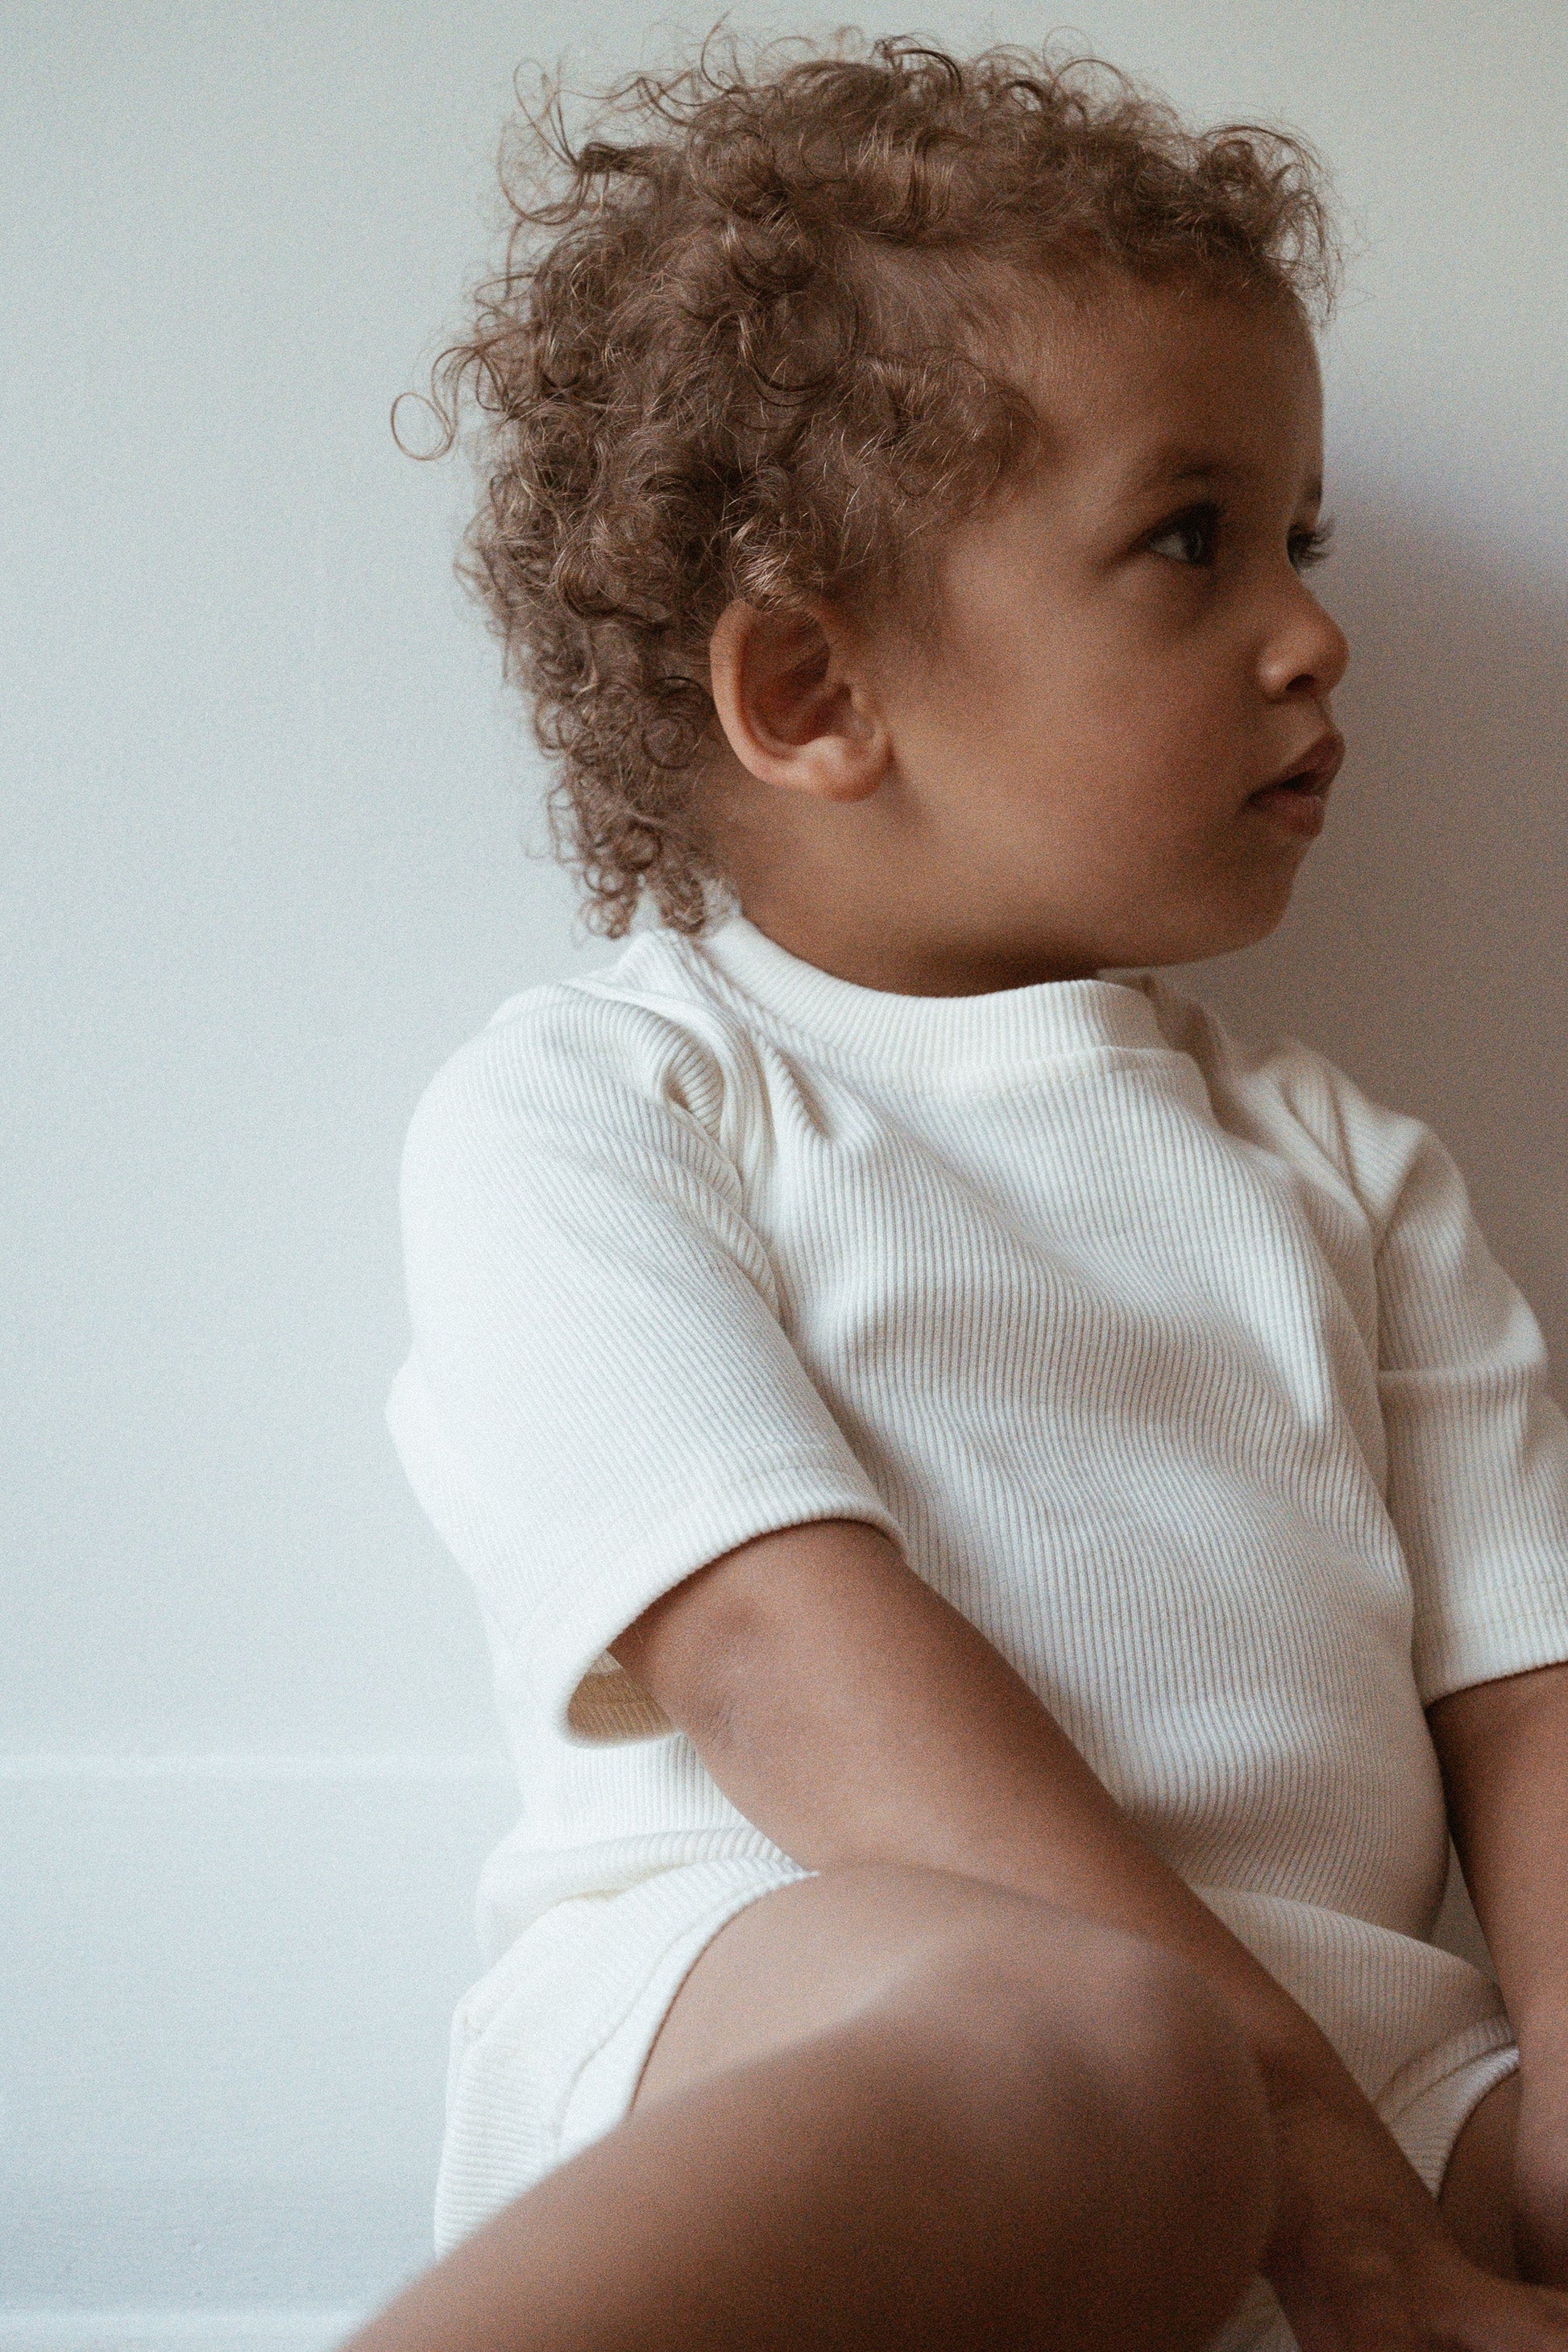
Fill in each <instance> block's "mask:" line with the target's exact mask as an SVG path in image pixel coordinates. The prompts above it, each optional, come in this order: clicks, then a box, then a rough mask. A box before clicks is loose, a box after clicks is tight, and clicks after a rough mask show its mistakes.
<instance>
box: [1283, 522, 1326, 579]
mask: <svg viewBox="0 0 1568 2352" xmlns="http://www.w3.org/2000/svg"><path fill="white" fill-rule="evenodd" d="M1333 539H1334V526H1333V520H1332V518H1331V517H1325V519H1324V520H1323V521H1321V523H1318V524H1316V525H1315V526H1314V527H1313V529H1312V530H1293V531H1292V532H1291V533H1290V561H1291V562H1292V563H1293V564H1294V565H1295V567H1296V569H1297V571H1298V572H1310V570H1311V568H1312V566H1313V564H1314V563H1321V562H1323V561H1324V559H1325V557H1326V556H1327V555H1328V553H1329V551H1330V550H1331V547H1332V545H1333Z"/></svg>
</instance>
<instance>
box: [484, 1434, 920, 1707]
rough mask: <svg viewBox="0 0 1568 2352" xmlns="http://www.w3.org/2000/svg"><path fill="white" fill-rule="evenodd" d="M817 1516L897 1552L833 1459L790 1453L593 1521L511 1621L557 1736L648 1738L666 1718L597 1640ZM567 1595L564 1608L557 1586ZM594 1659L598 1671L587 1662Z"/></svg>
mask: <svg viewBox="0 0 1568 2352" xmlns="http://www.w3.org/2000/svg"><path fill="white" fill-rule="evenodd" d="M820 1519H858V1520H859V1521H861V1522H862V1523H863V1524H865V1525H867V1526H869V1527H874V1528H879V1530H880V1532H881V1533H882V1534H883V1535H885V1536H888V1537H889V1538H890V1539H891V1540H892V1541H893V1542H894V1543H896V1544H897V1545H898V1546H899V1547H900V1550H902V1549H905V1548H906V1547H905V1539H904V1534H903V1530H902V1529H901V1528H900V1526H899V1523H898V1521H897V1520H896V1519H895V1518H894V1517H893V1516H892V1514H891V1512H890V1511H889V1510H888V1509H887V1508H886V1507H885V1506H884V1505H883V1504H882V1503H881V1502H880V1501H879V1499H878V1498H877V1496H875V1495H874V1494H873V1493H872V1492H871V1491H870V1490H869V1489H868V1486H865V1485H863V1484H859V1483H857V1482H856V1481H854V1480H853V1479H851V1478H848V1477H847V1476H846V1475H845V1474H844V1471H843V1468H842V1466H841V1465H839V1464H837V1463H833V1462H831V1461H825V1460H824V1459H823V1458H822V1457H821V1456H818V1457H816V1459H813V1458H812V1457H811V1456H810V1455H809V1454H806V1455H803V1454H801V1453H800V1452H799V1451H798V1450H797V1451H795V1452H792V1453H790V1454H781V1455H776V1456H774V1457H773V1458H772V1459H769V1458H767V1457H765V1456H764V1457H763V1458H762V1459H760V1460H757V1461H755V1463H754V1466H753V1467H752V1469H751V1470H750V1471H749V1472H746V1473H744V1474H742V1475H740V1476H738V1477H734V1478H727V1479H726V1480H725V1481H724V1485H723V1489H722V1492H721V1493H718V1494H705V1495H702V1496H697V1497H695V1498H694V1497H693V1496H691V1495H690V1493H689V1490H684V1491H681V1492H679V1493H670V1494H668V1495H666V1496H652V1497H650V1498H649V1499H648V1501H647V1503H646V1505H644V1506H643V1507H641V1508H640V1509H639V1511H638V1514H637V1535H635V1536H634V1537H633V1538H632V1539H631V1540H630V1541H629V1542H622V1543H619V1544H617V1542H616V1538H618V1537H624V1535H625V1533H626V1518H625V1516H624V1515H621V1516H619V1517H618V1523H616V1524H613V1525H612V1526H610V1527H604V1526H601V1528H599V1529H597V1530H596V1531H595V1537H593V1538H590V1539H589V1540H588V1541H587V1542H585V1543H584V1545H583V1546H582V1548H581V1549H579V1551H578V1555H577V1559H576V1561H575V1562H574V1563H573V1564H570V1565H563V1567H562V1568H561V1569H560V1570H559V1573H558V1579H557V1581H556V1583H555V1588H554V1591H552V1593H551V1594H550V1595H549V1596H547V1597H546V1598H544V1599H542V1600H541V1601H538V1602H537V1603H536V1604H535V1606H534V1607H533V1609H532V1610H531V1612H529V1614H528V1616H527V1618H526V1619H525V1620H524V1622H523V1624H522V1626H521V1629H520V1632H519V1635H518V1639H517V1649H518V1652H519V1654H520V1659H521V1664H522V1665H523V1668H524V1671H525V1673H526V1675H527V1676H528V1680H529V1685H530V1687H531V1690H532V1692H533V1695H534V1697H535V1698H536V1700H537V1701H538V1703H539V1705H540V1706H541V1707H542V1710H543V1712H544V1714H545V1717H546V1719H547V1720H548V1722H549V1723H550V1725H551V1727H552V1730H553V1731H554V1733H555V1734H556V1736H557V1737H558V1738H562V1739H564V1740H566V1741H567V1742H568V1743H569V1744H570V1745H572V1746H574V1747H579V1746H584V1745H591V1746H595V1747H596V1746H600V1745H603V1744H604V1743H605V1742H606V1741H616V1740H625V1739H637V1738H658V1737H659V1736H660V1735H661V1734H668V1732H670V1731H671V1730H673V1728H674V1726H673V1725H672V1724H671V1723H670V1722H669V1720H668V1717H666V1716H665V1715H664V1714H663V1712H662V1710H661V1709H660V1708H659V1707H658V1706H656V1705H655V1703H654V1702H653V1701H652V1700H651V1699H649V1698H648V1697H647V1696H646V1694H644V1693H643V1692H641V1691H639V1690H638V1689H637V1685H636V1684H635V1683H634V1682H633V1681H632V1679H631V1677H630V1676H629V1675H626V1674H625V1673H623V1672H622V1670H621V1669H620V1668H619V1667H618V1666H617V1667H615V1668H614V1669H613V1671H608V1672H606V1671H605V1668H604V1667H603V1666H601V1665H600V1664H599V1661H600V1660H602V1659H603V1657H604V1654H605V1644H606V1643H609V1642H613V1641H614V1640H615V1638H616V1634H617V1633H622V1632H624V1631H625V1629H626V1626H628V1625H629V1624H631V1623H632V1622H633V1620H634V1619H636V1618H637V1617H640V1616H641V1614H642V1612H643V1611H644V1610H645V1609H647V1608H650V1607H651V1606H652V1604H653V1603H654V1601H657V1600H658V1599H659V1598H660V1596H661V1595H662V1594H664V1593H666V1592H669V1591H673V1590H674V1588H675V1587H676V1585H678V1584H680V1583H682V1582H683V1581H684V1580H685V1579H686V1578H687V1577H688V1576H690V1575H693V1574H694V1573H695V1572H696V1570H698V1569H700V1568H703V1567H706V1565H707V1564H708V1562H709V1561H710V1560H711V1559H718V1558H719V1557H720V1555H721V1553H723V1552H726V1551H732V1550H733V1549H735V1547H736V1546H737V1545H738V1544H742V1543H748V1542H750V1541H751V1540H752V1538H754V1537H756V1536H763V1535H770V1534H772V1533H773V1531H774V1530H775V1529H777V1528H787V1527H796V1526H802V1525H805V1524H807V1523H809V1522H811V1521H814V1520H820ZM563 1589H564V1590H565V1591H567V1592H569V1594H570V1596H571V1597H570V1601H569V1602H568V1604H567V1605H566V1606H565V1607H564V1608H563V1607H562V1605H561V1598H560V1596H561V1593H562V1591H563ZM595 1668H597V1671H595Z"/></svg>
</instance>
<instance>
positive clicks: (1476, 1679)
mask: <svg viewBox="0 0 1568 2352" xmlns="http://www.w3.org/2000/svg"><path fill="white" fill-rule="evenodd" d="M1563 1664H1568V1618H1547V1617H1542V1616H1538V1615H1533V1614H1531V1615H1522V1614H1521V1615H1514V1616H1510V1617H1489V1618H1487V1619H1485V1620H1484V1621H1482V1622H1478V1623H1477V1624H1476V1625H1475V1626H1474V1627H1473V1628H1471V1627H1467V1628H1461V1629H1459V1631H1458V1639H1457V1640H1455V1641H1452V1642H1449V1643H1447V1644H1446V1645H1445V1647H1444V1651H1443V1653H1442V1654H1441V1655H1440V1656H1437V1657H1435V1658H1434V1659H1433V1660H1432V1662H1431V1663H1430V1664H1429V1665H1427V1666H1426V1668H1425V1669H1424V1670H1423V1671H1422V1672H1421V1673H1420V1674H1419V1675H1417V1678H1416V1679H1417V1686H1418V1688H1419V1691H1420V1695H1421V1704H1422V1706H1424V1707H1426V1706H1436V1703H1437V1701H1438V1700H1439V1699H1440V1698H1447V1697H1448V1696H1450V1695H1451V1694H1452V1693H1453V1692H1454V1691H1458V1690H1469V1689H1470V1688H1471V1687H1472V1686H1473V1685H1475V1684H1477V1683H1499V1682H1506V1681H1507V1679H1508V1677H1509V1676H1510V1675H1528V1674H1533V1673H1534V1672H1535V1671H1536V1669H1537V1668H1538V1667H1542V1666H1560V1665H1563Z"/></svg>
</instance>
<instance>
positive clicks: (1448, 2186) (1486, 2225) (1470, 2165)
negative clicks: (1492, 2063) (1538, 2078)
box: [1437, 2074, 1520, 2278]
mask: <svg viewBox="0 0 1568 2352" xmlns="http://www.w3.org/2000/svg"><path fill="white" fill-rule="evenodd" d="M1519 2090H1520V2085H1519V2076H1518V2075H1517V2074H1505V2075H1504V2076H1503V2079H1502V2081H1501V2082H1500V2083H1497V2084H1493V2086H1492V2088H1491V2089H1490V2090H1489V2092H1488V2093H1487V2095H1486V2097H1485V2098H1484V2099H1483V2100H1482V2101H1481V2103H1480V2105H1479V2107H1477V2108H1476V2109H1475V2110H1474V2111H1473V2112H1472V2114H1471V2115H1470V2116H1469V2118H1468V2121H1467V2123H1466V2124H1465V2126H1464V2129H1463V2130H1462V2131H1461V2132H1460V2134H1459V2137H1458V2139H1457V2140H1456V2141H1455V2142H1454V2149H1453V2154H1452V2155H1451V2156H1450V2157H1449V2158H1448V2168H1447V2172H1446V2173H1445V2174H1444V2175H1443V2188H1442V2193H1441V2194H1440V2196H1439V2197H1438V2200H1437V2202H1438V2204H1439V2205H1440V2206H1441V2208H1442V2210H1443V2219H1444V2221H1446V2222H1447V2225H1448V2231H1449V2234H1450V2235H1451V2236H1452V2237H1454V2238H1457V2239H1458V2242H1459V2244H1460V2245H1461V2246H1462V2247H1463V2248H1464V2250H1465V2252H1466V2253H1467V2254H1468V2256H1469V2258H1470V2260H1471V2261H1472V2262H1473V2263H1479V2264H1480V2267H1481V2269H1482V2270H1484V2271H1490V2272H1491V2273H1493V2274H1494V2276H1496V2277H1498V2278H1517V2277H1518V2276H1519V2265H1518V2263H1517V2262H1516V2261H1515V2259H1514V2252H1513V2142H1514V2134H1515V2131H1516V2130H1517V2128H1518V2124H1519Z"/></svg>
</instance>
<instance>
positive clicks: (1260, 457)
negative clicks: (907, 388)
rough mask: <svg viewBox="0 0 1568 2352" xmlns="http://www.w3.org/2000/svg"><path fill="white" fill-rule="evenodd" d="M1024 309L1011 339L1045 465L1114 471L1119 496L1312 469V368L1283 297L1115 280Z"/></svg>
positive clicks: (1306, 337) (1316, 430)
mask: <svg viewBox="0 0 1568 2352" xmlns="http://www.w3.org/2000/svg"><path fill="white" fill-rule="evenodd" d="M1035 308H1036V315H1035V317H1034V318H1033V319H1032V320H1029V321H1028V322H1027V324H1026V327H1025V331H1024V334H1023V336H1022V338H1021V340H1020V341H1019V343H1018V347H1017V348H1018V356H1019V359H1020V361H1021V380H1022V384H1023V388H1024V389H1026V392H1027V393H1028V395H1029V397H1030V400H1031V402H1032V404H1033V405H1034V406H1035V408H1036V410H1037V415H1038V416H1039V421H1040V425H1041V427H1042V434H1043V440H1044V444H1045V448H1044V453H1043V454H1044V455H1045V457H1046V458H1047V464H1049V463H1051V462H1052V461H1053V460H1054V461H1055V463H1056V465H1058V466H1062V465H1068V466H1071V465H1074V464H1076V465H1079V466H1092V467H1095V468H1096V469H1097V470H1099V471H1102V472H1108V473H1113V474H1114V475H1115V476H1116V477H1117V478H1118V481H1119V485H1120V487H1121V488H1123V489H1124V490H1125V491H1126V492H1127V493H1128V494H1129V495H1136V494H1137V493H1138V492H1140V491H1142V490H1144V489H1152V488H1156V487H1164V486H1171V485H1178V484H1180V483H1182V482H1192V483H1194V484H1195V483H1197V482H1199V481H1200V480H1208V481H1212V482H1215V483H1220V484H1225V483H1229V484H1231V485H1233V486H1235V485H1240V484H1243V483H1245V482H1247V481H1248V480H1254V479H1256V478H1258V477H1259V476H1262V475H1268V474H1271V473H1273V472H1275V471H1277V470H1278V469H1279V468H1281V467H1285V468H1289V469H1291V470H1293V471H1295V472H1296V473H1301V472H1302V471H1303V469H1305V472H1306V474H1307V477H1308V480H1307V481H1306V482H1304V483H1303V488H1306V487H1310V486H1311V478H1312V477H1314V476H1321V435H1322V391H1321V377H1320V374H1319V369H1318V361H1317V352H1316V349H1315V346H1314V344H1313V341H1312V336H1311V332H1310V329H1309V328H1308V326H1307V324H1306V321H1305V320H1303V319H1302V317H1301V315H1300V311H1299V310H1296V309H1295V307H1294V305H1291V304H1287V303H1283V302H1280V301H1279V300H1278V299H1273V300H1270V299H1261V298H1258V297H1255V296H1247V295H1237V294H1235V293H1233V292H1228V291H1226V290H1223V289H1210V288H1205V287H1203V286H1195V285H1190V284H1188V285H1178V286H1170V285H1152V286H1146V285H1142V284H1139V283H1137V282H1136V281H1120V282H1113V283H1110V284H1108V285H1107V286H1105V287H1104V288H1102V289H1095V290H1094V291H1093V292H1090V293H1088V294H1085V293H1075V294H1074V296H1073V297H1072V298H1071V299H1068V300H1066V301H1064V300H1062V299H1058V297H1057V296H1056V295H1055V294H1054V293H1053V292H1052V291H1050V290H1049V289H1047V290H1044V291H1043V292H1042V295H1041V298H1040V299H1039V300H1038V302H1037V305H1036V306H1035ZM1317 487H1318V488H1321V483H1319V484H1318V485H1317Z"/></svg>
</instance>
